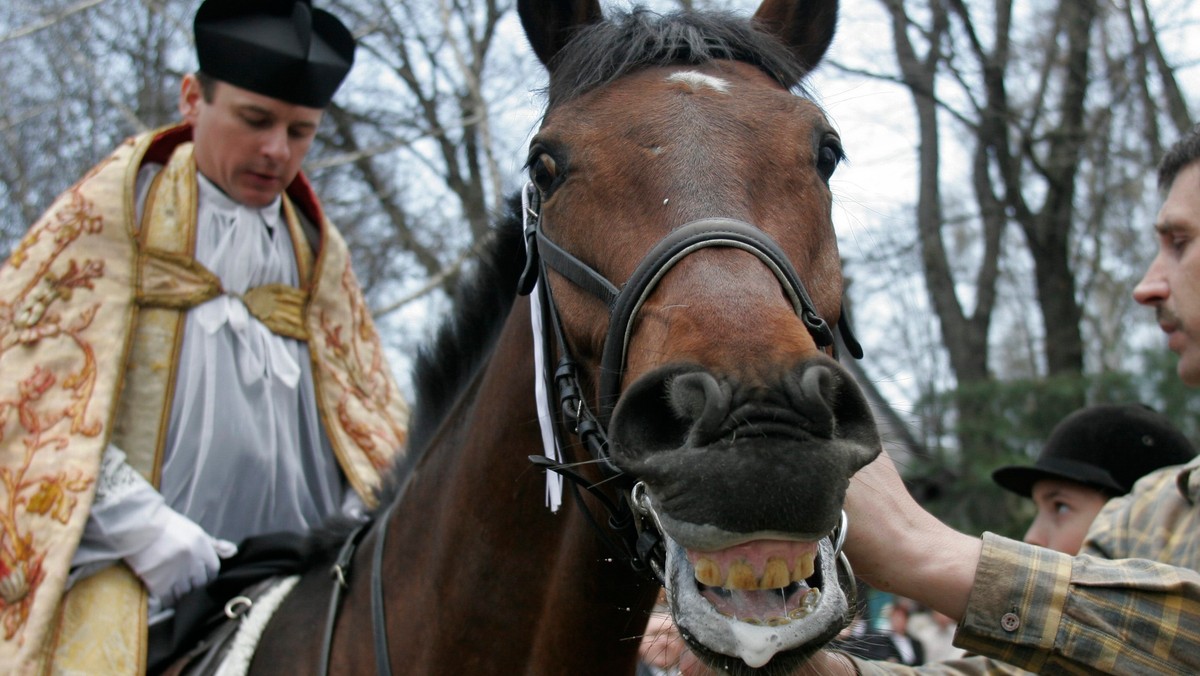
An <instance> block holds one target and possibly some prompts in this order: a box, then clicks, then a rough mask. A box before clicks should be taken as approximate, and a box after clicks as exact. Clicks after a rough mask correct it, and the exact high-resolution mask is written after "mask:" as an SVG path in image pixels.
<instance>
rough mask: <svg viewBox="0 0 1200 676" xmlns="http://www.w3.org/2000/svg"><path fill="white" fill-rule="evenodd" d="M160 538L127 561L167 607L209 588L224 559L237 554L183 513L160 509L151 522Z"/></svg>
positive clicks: (129, 557)
mask: <svg viewBox="0 0 1200 676" xmlns="http://www.w3.org/2000/svg"><path fill="white" fill-rule="evenodd" d="M150 522H151V524H152V526H153V527H154V528H155V529H156V530H158V534H157V537H155V538H154V539H153V540H151V541H150V542H149V543H148V544H147V545H146V546H145V547H143V548H142V549H140V550H138V551H136V552H134V553H132V554H129V555H128V556H126V557H125V562H126V563H128V564H129V567H130V568H132V569H133V571H134V572H135V573H137V575H138V577H140V578H141V579H142V583H143V584H145V585H146V588H147V589H149V590H150V593H151V594H152V595H153V596H155V597H157V598H158V600H159V601H160V602H161V603H162V605H163V607H170V606H171V605H173V604H174V603H175V601H176V600H178V599H179V597H180V596H183V595H184V594H186V593H187V592H189V591H191V590H192V589H195V588H196V587H200V586H203V585H205V584H208V583H209V582H211V581H212V580H213V578H215V577H216V576H217V573H218V572H219V571H220V570H221V561H220V560H221V559H222V558H228V557H230V556H233V555H234V554H235V553H237V546H236V545H234V544H233V543H232V542H227V541H225V540H218V539H216V538H214V537H212V536H210V535H209V534H208V533H206V532H204V529H203V528H201V527H200V526H198V525H196V523H195V522H193V521H192V520H190V519H188V518H187V517H185V516H183V515H182V514H180V513H179V512H176V511H175V510H173V509H171V508H170V507H167V506H166V505H165V504H163V505H159V506H158V507H157V509H155V510H154V513H153V516H152V518H151V519H150Z"/></svg>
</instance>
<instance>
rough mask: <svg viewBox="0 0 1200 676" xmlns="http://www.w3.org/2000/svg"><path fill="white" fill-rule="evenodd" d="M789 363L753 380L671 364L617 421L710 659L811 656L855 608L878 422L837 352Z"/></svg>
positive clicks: (692, 628)
mask: <svg viewBox="0 0 1200 676" xmlns="http://www.w3.org/2000/svg"><path fill="white" fill-rule="evenodd" d="M781 371H782V374H781V375H778V376H777V377H775V378H773V379H772V381H771V382H760V383H756V384H754V385H747V384H745V383H743V382H738V381H737V380H735V379H733V378H731V377H723V376H719V375H717V374H714V373H712V372H710V371H708V370H706V369H704V368H702V367H699V366H696V365H673V366H667V367H662V368H659V369H657V370H655V371H653V372H651V373H649V374H646V375H645V376H642V377H641V378H639V379H638V380H637V381H635V382H634V383H633V384H631V385H630V387H629V388H628V389H627V390H626V391H625V393H624V394H623V395H622V397H621V400H620V402H619V403H618V405H617V407H616V409H615V411H614V414H613V419H612V424H611V425H610V428H609V433H610V440H611V442H612V448H611V453H612V459H613V462H614V464H616V465H617V466H618V467H619V468H620V469H621V470H622V471H624V472H626V473H627V474H628V475H630V476H631V477H634V478H635V479H636V480H637V481H638V482H639V485H638V486H637V489H636V490H635V492H634V495H633V502H634V505H635V506H636V507H637V508H638V509H639V510H640V511H641V513H642V514H643V515H645V516H648V517H649V518H650V520H651V521H652V523H653V524H654V526H655V527H656V528H657V529H658V530H659V531H660V532H661V534H662V535H663V540H664V543H665V550H666V570H665V571H663V572H664V575H663V578H664V582H665V584H666V586H667V589H668V598H669V599H670V601H671V605H672V612H673V614H674V616H675V621H676V623H677V624H678V626H679V627H680V629H681V631H682V632H683V634H684V636H685V637H687V638H688V640H689V642H690V643H691V644H692V645H693V648H694V649H697V650H698V651H699V652H701V653H702V654H705V655H707V656H708V657H709V658H710V661H711V660H713V659H715V660H716V661H717V662H721V657H720V656H727V657H726V659H727V658H728V657H734V658H738V659H740V660H741V661H742V662H743V663H744V664H745V665H746V666H749V667H751V668H757V667H761V666H762V665H764V664H766V663H767V662H768V661H770V660H772V659H773V658H774V657H775V656H776V655H777V654H780V653H788V654H790V655H792V656H795V657H796V659H800V658H802V657H803V656H806V655H808V654H809V653H810V652H812V651H813V650H815V649H816V648H817V647H819V646H820V645H821V644H822V643H824V642H825V641H826V640H828V639H829V638H831V637H832V636H834V635H835V634H836V633H837V632H838V631H839V630H840V629H841V628H842V626H844V624H845V622H846V621H847V617H848V612H849V605H850V601H849V599H848V596H849V595H852V593H850V594H848V593H847V591H846V589H844V587H851V586H852V584H853V581H852V575H850V574H849V572H848V566H844V568H845V573H844V574H839V561H843V562H844V559H842V558H841V557H840V545H839V543H838V542H837V540H838V535H839V534H840V535H842V536H844V533H845V528H846V525H845V523H844V521H843V520H844V514H843V513H842V511H841V505H842V501H843V499H844V498H845V491H846V488H847V486H848V485H849V480H850V476H851V475H852V474H853V473H854V472H855V471H857V470H858V469H859V468H860V467H862V466H863V465H865V464H866V463H868V462H870V461H871V460H872V459H873V458H874V457H875V456H876V455H877V454H878V452H879V448H880V444H879V436H878V432H877V430H876V427H875V424H874V419H873V417H872V416H871V413H870V409H869V407H868V405H867V403H866V400H865V398H864V397H863V395H862V393H861V391H860V390H859V388H858V386H857V385H856V384H855V383H854V382H853V380H852V379H851V377H850V376H849V374H848V373H846V372H845V371H844V370H843V369H842V368H841V367H840V366H839V365H838V364H837V363H836V362H834V361H833V360H831V359H826V358H823V357H818V358H815V359H809V360H806V361H804V362H801V363H800V364H798V365H796V366H794V367H792V368H790V369H781ZM736 666H739V667H740V666H741V665H736Z"/></svg>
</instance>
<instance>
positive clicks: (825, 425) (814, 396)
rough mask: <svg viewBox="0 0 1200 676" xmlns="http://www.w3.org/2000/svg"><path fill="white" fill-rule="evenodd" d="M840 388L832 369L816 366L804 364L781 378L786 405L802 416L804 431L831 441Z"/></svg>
mask: <svg viewBox="0 0 1200 676" xmlns="http://www.w3.org/2000/svg"><path fill="white" fill-rule="evenodd" d="M840 385H841V384H840V382H839V379H838V376H837V374H836V373H835V372H834V371H833V369H831V368H829V367H828V366H825V365H824V364H819V363H809V364H805V365H804V366H802V367H801V368H800V369H799V370H798V371H793V372H791V373H788V374H787V375H786V376H784V378H783V391H784V393H785V394H786V395H787V398H788V403H789V404H791V406H792V408H793V410H795V411H796V412H797V413H800V414H801V415H803V416H804V418H805V420H806V422H807V424H806V425H805V429H807V430H808V432H809V433H810V434H815V435H817V436H821V437H825V438H827V439H828V438H832V437H833V432H834V427H835V425H836V416H835V413H834V408H835V407H836V406H837V403H838V399H839V392H838V391H839V389H840Z"/></svg>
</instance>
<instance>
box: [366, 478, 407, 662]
mask: <svg viewBox="0 0 1200 676" xmlns="http://www.w3.org/2000/svg"><path fill="white" fill-rule="evenodd" d="M402 495H403V493H401V496H402ZM399 497H400V496H397V499H396V500H394V501H393V502H392V503H391V504H390V505H388V508H387V510H386V511H384V513H383V518H381V519H380V520H379V523H380V524H382V526H381V527H380V528H379V532H378V533H376V534H375V551H374V555H373V556H372V564H371V623H372V625H373V626H374V631H373V632H372V633H373V634H374V635H375V670H376V673H377V674H379V676H392V665H391V659H390V658H389V657H388V644H387V616H386V614H385V613H384V608H383V543H384V540H386V539H387V523H388V521H390V520H391V519H390V517H391V516H392V510H394V509H395V508H396V503H398V502H400V500H399Z"/></svg>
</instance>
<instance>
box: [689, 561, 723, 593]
mask: <svg viewBox="0 0 1200 676" xmlns="http://www.w3.org/2000/svg"><path fill="white" fill-rule="evenodd" d="M695 569H696V580H697V581H698V582H699V583H700V584H703V585H706V586H709V587H719V586H721V583H723V582H724V581H725V580H724V578H722V577H721V567H720V566H718V565H717V562H716V561H713V560H712V559H710V558H708V557H702V558H700V559H698V560H697V561H696V565H695Z"/></svg>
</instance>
